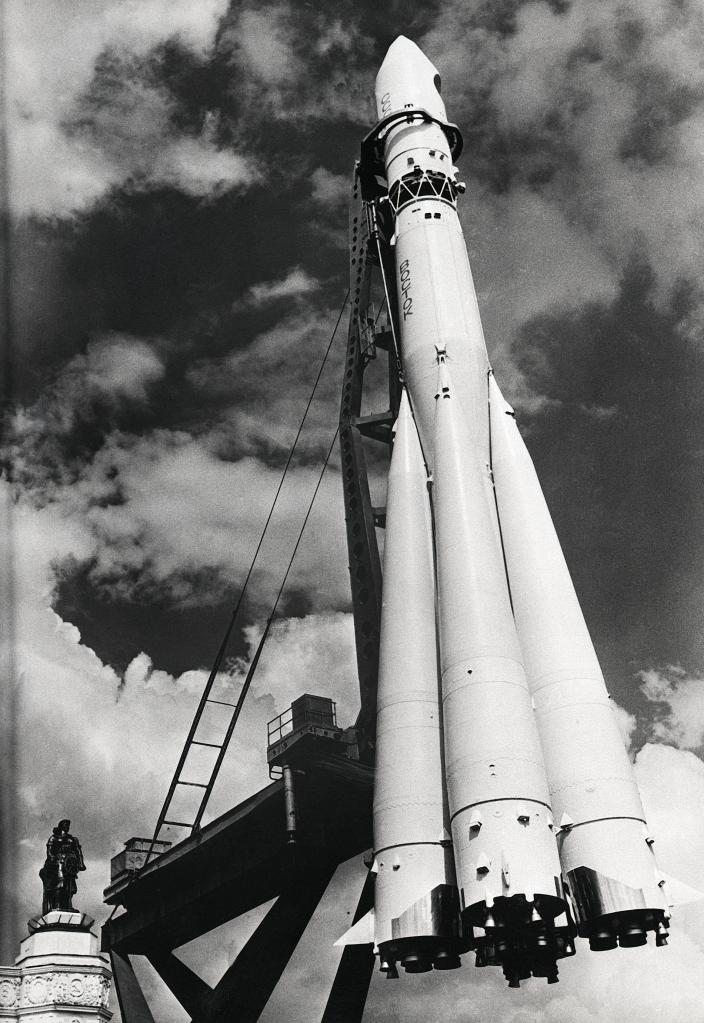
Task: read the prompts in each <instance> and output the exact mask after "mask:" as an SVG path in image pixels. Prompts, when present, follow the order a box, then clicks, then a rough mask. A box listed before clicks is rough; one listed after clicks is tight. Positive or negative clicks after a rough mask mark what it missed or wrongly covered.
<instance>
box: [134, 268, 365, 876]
mask: <svg viewBox="0 0 704 1023" xmlns="http://www.w3.org/2000/svg"><path fill="white" fill-rule="evenodd" d="M349 296H350V290H349V288H348V289H347V293H346V295H345V297H344V300H343V302H342V306H341V307H340V312H339V314H338V317H337V321H336V322H335V326H334V328H333V331H332V334H331V336H330V340H329V342H328V345H327V348H326V349H325V354H324V355H323V358H322V361H321V363H320V367H319V369H318V373H317V376H316V378H315V382H314V383H313V387H312V390H311V393H310V396H309V398H308V401H307V403H306V407H305V410H304V412H303V416H302V417H301V421H300V423H299V426H298V430H297V432H296V436H295V438H294V441H293V444H292V445H291V448H290V450H289V453H288V457H287V459H286V464H285V465H284V468H283V472H282V474H281V478H280V480H279V484H278V487H277V488H276V493H275V495H274V499H273V501H272V503H271V507H270V508H269V513H268V515H267V517H266V522H265V523H264V528H263V529H262V532H261V535H260V537H259V542H258V543H257V546H256V549H255V551H254V556H253V557H252V560H251V562H250V565H249V568H248V569H247V574H246V576H245V579H244V583H243V584H242V588H241V590H240V594H239V597H238V598H237V603H236V604H235V607H234V609H233V611H232V615H231V617H230V621H229V623H228V625H227V628H226V629H225V635H224V637H223V640H222V642H221V644H220V647H219V649H218V652H217V654H216V656H215V661H214V662H213V666H212V668H211V670H210V674H209V676H208V680H207V682H206V684H205V687H204V689H203V693H202V695H201V698H200V701H199V703H198V707H197V709H196V713H195V716H194V718H193V722H192V724H191V727H190V730H189V732H188V735H187V737H186V741H185V743H184V746H183V749H182V751H181V755H180V757H179V760H178V764H177V766H176V770H175V772H174V775H173V778H172V779H171V784H170V785H169V790H168V792H167V795H166V799H165V800H164V804H163V806H162V808H161V812H160V814H159V817H158V820H157V824H156V828H155V829H154V834H153V836H152V839H151V843H150V845H149V849H148V851H147V855H146V858H145V861H144V866H145V867H146V865H147V863H149V860H150V859H151V856H152V853H153V851H154V845H155V844H156V842H157V840H158V837H159V832H160V831H161V829H162V827H163V826H164V824H168V823H173V822H170V821H168V820H167V813H168V810H169V806H170V804H171V801H172V799H173V797H174V794H175V792H176V788H177V786H179V785H184V784H189V783H186V782H183V781H181V780H180V776H181V772H182V770H183V768H184V766H185V763H186V759H187V757H188V754H189V753H190V750H191V747H192V746H193V745H194V744H195V734H196V732H197V730H198V726H199V725H200V722H201V718H202V716H203V712H204V710H205V707H206V704H208V703H209V702H211V701H210V700H209V695H210V693H211V692H212V689H213V685H214V684H215V680H216V678H217V675H218V672H219V671H220V667H221V665H222V661H223V658H224V656H225V652H226V650H227V646H228V643H229V641H230V636H231V635H232V630H233V629H234V626H235V623H236V621H237V619H238V617H239V612H240V610H241V608H242V604H243V602H244V598H245V596H246V593H247V588H248V585H249V582H250V580H251V577H252V573H253V571H254V567H255V564H256V562H257V559H258V557H259V553H260V551H261V549H262V545H263V543H264V539H265V537H266V534H267V531H268V529H269V525H270V523H271V520H272V518H273V515H274V511H275V509H276V506H277V503H278V500H279V497H280V495H281V491H282V489H283V486H284V483H285V481H286V477H287V475H288V471H289V469H290V467H291V462H292V460H293V455H294V452H295V450H296V447H297V445H298V441H299V439H300V437H301V433H302V431H303V427H304V425H305V422H306V419H307V417H308V413H309V412H310V408H311V405H312V404H313V399H314V398H315V394H316V391H317V389H318V384H319V383H320V378H321V377H322V375H323V370H324V369H325V366H326V364H327V360H328V357H329V355H330V351H331V349H332V346H333V343H334V341H335V337H336V335H337V331H338V328H339V326H340V322H341V321H342V315H343V313H344V311H345V306H346V305H347V300H348V299H349ZM335 436H337V434H335ZM333 444H334V441H333ZM331 451H332V447H331V449H330V452H328V455H327V457H326V459H325V463H324V465H323V473H324V472H325V468H326V466H327V464H328V460H329V458H330V453H331ZM321 480H322V473H321V476H320V479H319V481H318V486H316V488H315V494H317V493H318V489H319V486H320V482H321ZM315 494H314V495H313V500H315ZM311 507H312V505H311ZM309 515H310V508H309V509H308V512H307V514H306V518H305V520H304V524H303V528H305V524H306V522H307V521H308V517H309ZM301 535H302V533H301ZM300 539H301V536H300V535H299V538H298V541H297V543H296V546H295V548H294V552H293V556H292V558H293V557H295V554H296V551H297V550H298V546H299V543H300ZM290 569H291V562H289V566H288V568H287V570H286V575H285V576H284V583H283V584H282V588H281V589H280V590H279V593H278V595H277V597H276V601H275V603H274V608H273V610H272V612H271V614H270V616H269V619H268V621H267V624H266V627H265V630H264V634H263V636H262V640H260V646H259V648H258V649H257V652H256V653H255V655H254V658H253V661H252V664H251V665H250V668H249V671H248V672H247V677H246V678H245V682H244V686H243V692H241V693H240V696H239V697H238V699H237V703H235V704H233V705H232V707H233V715H232V718H231V721H230V723H229V725H228V728H227V731H226V733H225V738H224V740H223V744H222V747H221V749H220V753H219V754H218V758H217V760H216V763H215V765H214V767H213V772H212V774H211V778H210V781H209V782H208V783H207V785H203V786H200V785H196V787H202V788H203V789H204V793H203V796H202V798H201V801H200V804H199V807H198V810H197V813H196V816H195V819H194V822H193V824H192V825H191V824H188V825H185V826H186V827H190V828H191V833H192V832H193V831H196V830H198V828H199V827H200V821H201V819H202V817H203V813H204V811H205V806H206V803H207V801H208V798H209V796H210V793H211V792H212V789H213V785H214V784H215V779H216V777H217V773H218V771H219V770H220V765H221V763H222V760H223V758H224V755H225V752H226V750H227V746H228V743H229V741H230V738H231V737H232V732H233V731H234V727H235V724H236V723H237V719H238V717H239V715H240V711H241V709H242V703H243V702H244V697H245V696H246V694H247V691H248V689H249V684H250V683H251V675H253V674H254V669H255V668H256V665H257V663H258V661H259V655H260V653H261V647H262V646H263V641H264V640H265V639H266V636H267V635H268V632H269V628H270V626H271V620H272V617H273V614H274V612H275V611H276V608H277V606H278V603H279V600H280V599H281V593H282V590H283V586H284V585H285V583H286V579H287V578H288V574H289V572H290ZM214 702H218V703H219V702H222V701H214ZM217 745H218V746H219V745H220V744H217ZM180 826H184V825H183V824H180Z"/></svg>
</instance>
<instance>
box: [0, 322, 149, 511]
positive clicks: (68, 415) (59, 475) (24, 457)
mask: <svg viewBox="0 0 704 1023" xmlns="http://www.w3.org/2000/svg"><path fill="white" fill-rule="evenodd" d="M164 372H165V367H164V363H163V361H162V358H161V357H160V355H159V354H158V352H157V350H156V348H155V346H154V345H153V344H150V343H149V342H147V341H144V340H143V339H141V338H136V337H131V336H126V335H119V334H114V335H109V336H106V337H102V338H97V339H96V340H94V341H91V342H89V343H88V345H87V346H86V349H85V352H83V353H81V354H79V355H75V356H74V357H73V358H72V359H70V360H69V361H68V362H67V363H66V364H65V365H64V366H63V368H62V369H61V370H60V371H59V373H58V374H57V376H56V378H55V380H54V381H53V382H52V383H51V384H49V385H48V386H47V387H46V388H45V389H44V391H43V393H42V394H41V395H40V397H39V398H38V399H37V401H36V402H35V403H34V404H33V405H31V406H27V407H22V406H20V407H19V408H18V409H17V410H16V412H15V414H14V416H13V419H12V422H11V429H10V431H9V433H8V437H7V439H6V442H5V448H4V450H3V452H2V455H3V456H4V460H5V462H6V463H8V464H9V465H10V466H11V470H12V475H13V478H14V479H15V480H16V481H18V482H22V481H24V483H26V484H27V486H28V487H29V488H30V490H31V491H32V494H33V498H34V499H39V500H43V499H44V497H45V496H46V494H45V492H44V491H45V488H46V487H47V486H49V484H50V482H51V481H56V480H58V479H61V480H64V481H66V480H70V479H73V478H75V474H76V473H77V472H78V471H80V466H81V465H82V464H83V450H82V447H81V445H80V443H77V435H78V434H80V431H81V429H82V428H84V429H85V428H86V427H92V428H97V429H98V430H99V431H101V430H105V432H109V429H110V427H111V425H113V423H114V420H115V417H118V418H119V416H120V415H121V414H124V413H126V412H128V411H129V412H132V413H134V411H135V410H136V409H138V408H139V407H140V406H144V405H145V404H146V402H147V400H148V398H149V396H150V393H151V392H152V390H153V388H154V386H155V385H156V384H157V383H158V382H159V381H160V380H161V379H162V378H163V376H164ZM71 448H73V452H72V455H73V457H71V454H70V450H71ZM40 481H41V483H40Z"/></svg>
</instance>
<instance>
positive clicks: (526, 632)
mask: <svg viewBox="0 0 704 1023" xmlns="http://www.w3.org/2000/svg"><path fill="white" fill-rule="evenodd" d="M490 423H491V442H492V463H493V475H494V482H495V487H496V497H497V504H498V508H499V517H500V520H501V530H502V536H503V542H504V551H505V556H506V563H507V568H508V574H509V580H510V585H511V595H512V598H513V606H514V613H515V619H516V627H517V629H518V634H519V637H520V641H521V647H522V651H523V656H524V660H525V666H526V671H527V674H528V679H529V684H530V688H531V693H532V696H533V701H534V705H535V716H536V720H537V724H538V730H539V732H540V737H541V741H542V747H543V753H544V758H545V765H546V770H547V776H548V782H549V785H550V790H551V798H552V805H553V811H554V813H555V818H556V821H557V822H558V824H559V826H560V827H559V832H558V845H559V848H560V858H561V861H562V870H563V874H564V877H565V880H566V882H567V884H568V886H569V889H570V891H571V895H572V898H573V902H574V907H575V912H576V917H577V923H578V928H579V933H580V934H581V935H582V936H583V937H588V938H589V941H590V944H591V947H592V948H593V949H605V948H614V947H615V946H616V943H617V941H618V943H619V944H621V945H638V944H643V943H644V942H645V940H646V931H647V930H655V931H658V932H660V936H661V937H662V933H663V931H664V915H665V903H664V899H663V896H662V892H661V891H660V889H659V887H658V879H659V875H658V874H657V868H656V864H655V858H654V856H653V852H652V848H651V845H652V839H650V838H649V836H648V831H647V827H646V823H645V814H644V812H643V806H642V804H641V800H640V795H639V793H638V789H637V787H636V783H635V779H634V777H633V771H632V768H631V764H630V761H629V759H628V756H627V754H626V750H625V748H624V743H623V739H622V737H621V734H620V732H619V730H618V726H617V724H616V718H615V715H614V712H613V708H612V705H611V703H610V701H609V696H608V693H607V691H606V686H605V683H604V679H603V675H602V673H601V668H600V667H599V662H598V660H597V656H596V653H595V651H594V647H593V645H592V641H591V638H590V636H589V632H588V630H587V626H586V624H585V621H584V616H583V615H582V610H581V608H580V606H579V601H578V599H577V595H576V593H575V591H574V586H573V584H572V580H571V578H570V574H569V570H568V568H567V565H566V563H565V559H564V555H563V553H562V549H561V547H560V542H559V540H558V538H557V535H556V533H555V527H554V526H553V523H552V519H551V516H550V512H549V510H548V507H547V505H546V503H545V498H544V497H543V492H542V489H541V487H540V483H539V481H538V477H537V475H536V473H535V469H534V467H533V462H532V460H531V458H530V455H529V454H528V451H527V450H526V447H525V444H524V443H523V440H522V438H521V435H520V433H519V431H518V428H517V426H516V422H515V417H514V414H513V409H512V408H511V406H510V405H508V404H507V403H506V401H505V400H504V399H503V397H502V395H501V392H500V390H499V388H498V385H497V384H496V381H495V380H494V379H493V376H492V377H491V379H490Z"/></svg>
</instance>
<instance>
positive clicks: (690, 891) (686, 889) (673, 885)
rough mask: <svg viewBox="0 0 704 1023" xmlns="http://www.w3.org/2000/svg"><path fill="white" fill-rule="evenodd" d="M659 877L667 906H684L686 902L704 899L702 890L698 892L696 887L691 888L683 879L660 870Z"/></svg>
mask: <svg viewBox="0 0 704 1023" xmlns="http://www.w3.org/2000/svg"><path fill="white" fill-rule="evenodd" d="M660 877H661V881H660V887H661V888H662V890H663V892H664V895H665V899H666V901H667V904H668V906H684V905H686V903H688V902H701V900H702V899H704V892H700V891H699V889H698V888H692V886H691V885H688V884H685V882H684V881H679V880H678V879H677V878H676V877H671V876H670V874H664V873H663V872H662V871H660Z"/></svg>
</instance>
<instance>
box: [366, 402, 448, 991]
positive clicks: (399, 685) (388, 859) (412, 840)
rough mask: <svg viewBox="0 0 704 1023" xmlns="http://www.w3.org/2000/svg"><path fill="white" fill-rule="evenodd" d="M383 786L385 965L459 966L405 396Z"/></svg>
mask: <svg viewBox="0 0 704 1023" xmlns="http://www.w3.org/2000/svg"><path fill="white" fill-rule="evenodd" d="M386 516H387V518H386V534H385V535H386V543H385V549H384V583H383V606H382V615H381V642H380V659H379V688H378V697H377V700H378V703H377V748H376V780H375V788H374V845H375V868H376V870H377V877H376V886H375V908H374V913H375V928H374V930H375V940H376V943H377V945H378V946H379V953H380V958H381V963H382V969H384V968H386V969H387V970H388V971H389V972H390V974H391V975H392V976H393V975H394V974H395V963H396V962H400V963H402V964H403V966H404V967H405V968H406V970H407V971H408V972H414V973H418V972H423V971H425V970H429V969H430V968H431V967H432V966H434V967H435V968H436V969H449V968H452V967H453V966H459V965H460V961H459V958H458V955H457V953H458V951H460V950H461V949H462V950H464V948H465V947H466V946H461V945H460V942H459V939H458V935H459V926H460V922H459V902H458V897H457V888H456V883H455V869H454V862H453V857H452V849H451V842H450V834H449V822H448V815H447V805H446V798H445V793H444V784H443V762H442V761H443V757H442V722H441V709H440V693H439V677H438V658H437V639H436V628H435V586H434V571H433V551H432V534H431V519H430V504H429V499H428V487H427V474H426V469H425V463H424V461H423V456H422V453H421V449H420V444H419V441H418V435H417V433H416V428H415V424H414V422H413V418H412V416H411V413H410V408H409V404H408V399H407V397H406V394H405V392H404V394H403V397H402V401H401V407H400V410H399V416H398V420H397V423H396V427H395V443H394V448H393V455H392V459H391V467H390V472H389V481H388V494H387V511H386Z"/></svg>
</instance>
